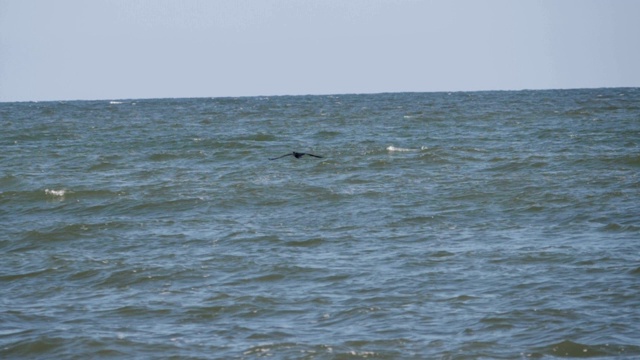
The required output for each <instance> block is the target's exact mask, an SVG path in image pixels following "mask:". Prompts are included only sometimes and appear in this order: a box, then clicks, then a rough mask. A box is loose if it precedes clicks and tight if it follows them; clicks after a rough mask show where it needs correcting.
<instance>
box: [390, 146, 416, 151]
mask: <svg viewBox="0 0 640 360" xmlns="http://www.w3.org/2000/svg"><path fill="white" fill-rule="evenodd" d="M387 151H415V150H414V149H407V148H401V147H395V146H388V147H387Z"/></svg>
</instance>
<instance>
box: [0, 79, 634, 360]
mask: <svg viewBox="0 0 640 360" xmlns="http://www.w3.org/2000/svg"><path fill="white" fill-rule="evenodd" d="M0 126H1V127H2V135H1V136H0V147H1V148H2V152H1V153H0V226H1V228H0V284H1V285H2V290H1V292H0V357H1V358H7V359H10V358H79V359H80V358H82V359H84V358H101V357H105V358H106V357H123V358H193V359H212V358H221V359H222V358H247V359H251V358H259V357H270V358H277V359H352V358H353V359H359V358H371V359H427V358H431V359H481V358H482V359H485V358H486V359H489V358H491V359H493V358H496V359H518V358H530V357H533V358H553V357H563V356H568V357H590V358H627V359H632V358H637V357H640V341H639V340H638V339H639V338H638V334H640V201H639V194H640V179H639V176H638V175H639V173H640V90H638V89H594V90H564V91H521V92H477V93H451V94H447V93H426V94H380V95H339V96H299V97H270V98H237V99H235V98H226V99H157V100H118V101H81V102H44V103H2V104H0ZM294 150H295V151H303V152H311V153H314V154H318V155H322V156H324V158H322V159H317V158H311V157H303V158H301V159H295V158H294V157H292V156H290V157H285V158H282V159H278V160H275V161H269V160H267V159H268V158H269V157H274V156H279V155H283V154H286V153H287V152H290V151H294Z"/></svg>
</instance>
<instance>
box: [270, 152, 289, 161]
mask: <svg viewBox="0 0 640 360" xmlns="http://www.w3.org/2000/svg"><path fill="white" fill-rule="evenodd" d="M291 155H293V153H289V154H286V155H282V156H278V157H274V158H269V160H276V159H280V158H283V157H285V156H291Z"/></svg>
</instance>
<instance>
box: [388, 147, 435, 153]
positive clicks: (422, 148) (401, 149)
mask: <svg viewBox="0 0 640 360" xmlns="http://www.w3.org/2000/svg"><path fill="white" fill-rule="evenodd" d="M426 149H428V148H427V147H426V146H421V147H420V148H419V149H410V148H401V147H395V146H393V145H391V146H387V151H398V152H402V151H420V150H426Z"/></svg>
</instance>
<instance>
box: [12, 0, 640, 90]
mask: <svg viewBox="0 0 640 360" xmlns="http://www.w3.org/2000/svg"><path fill="white" fill-rule="evenodd" d="M639 16H640V1H637V0H518V1H516V0H173V1H170V0H91V1H86V0H56V1H50V0H0V102H11V101H46V100H97V99H138V98H185V97H228V96H271V95H303V94H345V93H381V92H433V91H477V90H521V89H566V88H599V87H638V86H640V65H639V64H640V45H639V44H640V43H639V40H638V39H639V38H640V21H638V17H639Z"/></svg>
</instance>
